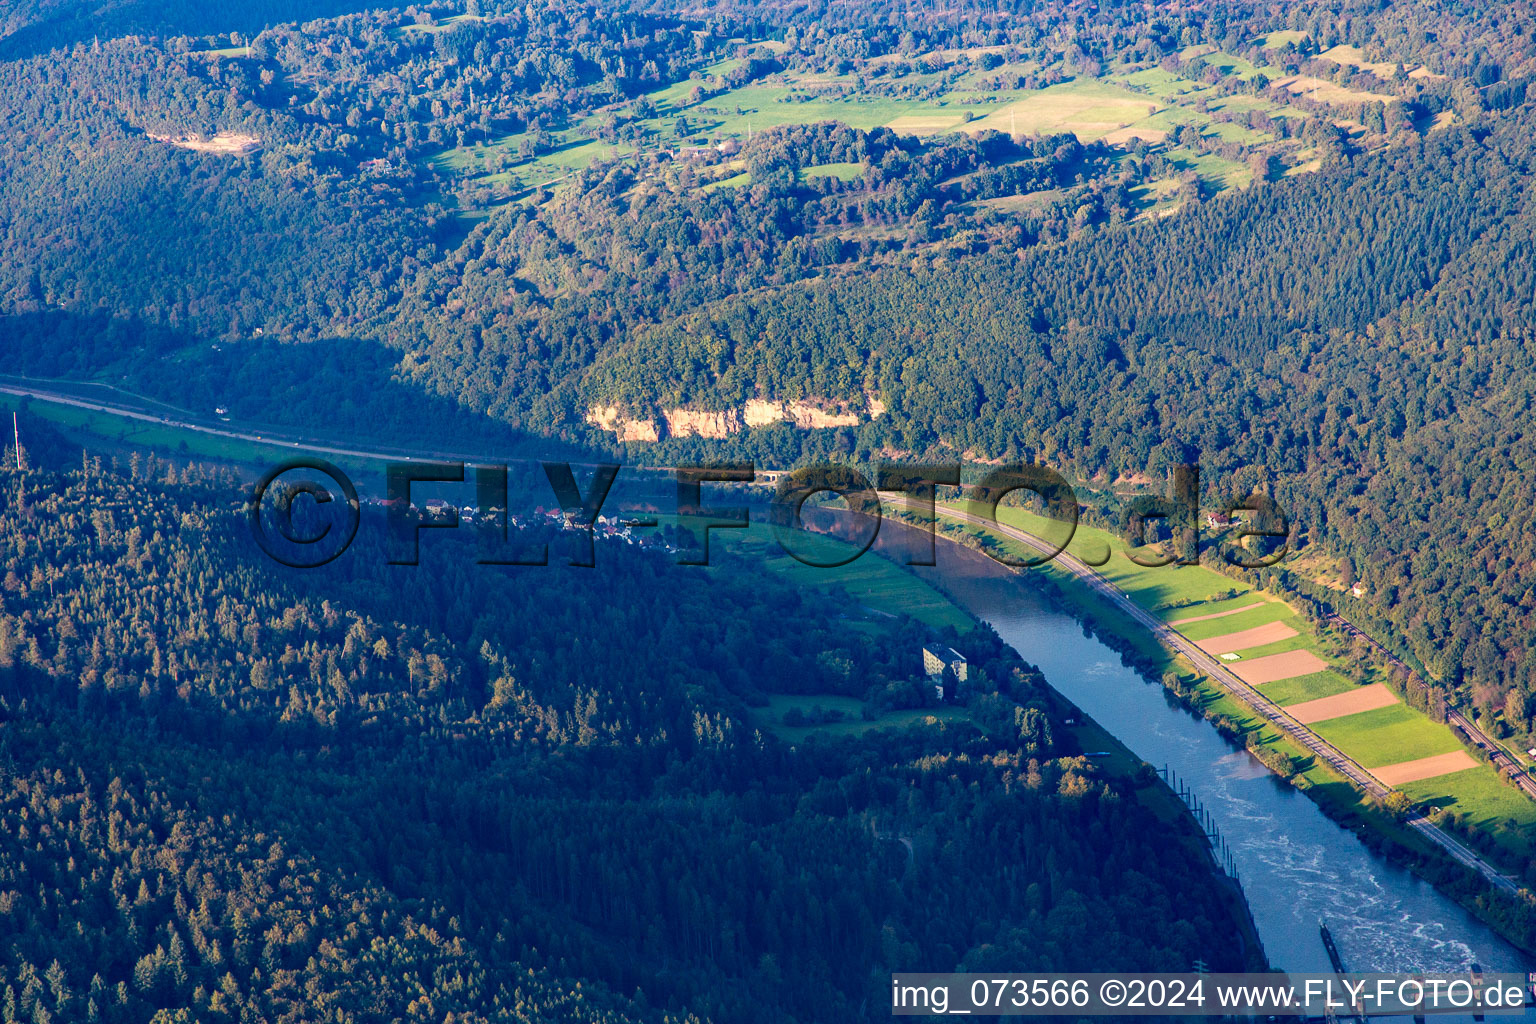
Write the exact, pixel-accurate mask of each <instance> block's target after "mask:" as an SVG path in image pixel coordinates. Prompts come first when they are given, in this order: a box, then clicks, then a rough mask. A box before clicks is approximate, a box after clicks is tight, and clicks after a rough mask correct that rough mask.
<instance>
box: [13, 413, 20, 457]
mask: <svg viewBox="0 0 1536 1024" xmlns="http://www.w3.org/2000/svg"><path fill="white" fill-rule="evenodd" d="M11 434H12V435H13V436H14V437H15V438H16V468H17V469H20V468H21V427H20V426H18V425H17V423H16V412H15V410H12V411H11Z"/></svg>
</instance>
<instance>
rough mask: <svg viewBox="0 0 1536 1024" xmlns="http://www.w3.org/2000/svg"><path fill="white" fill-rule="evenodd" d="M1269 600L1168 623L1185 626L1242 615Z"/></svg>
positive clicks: (1261, 606)
mask: <svg viewBox="0 0 1536 1024" xmlns="http://www.w3.org/2000/svg"><path fill="white" fill-rule="evenodd" d="M1268 603H1269V602H1267V601H1260V602H1259V603H1258V604H1245V605H1243V606H1242V607H1241V608H1228V609H1227V610H1226V611H1224V612H1211V614H1209V615H1191V616H1190V617H1189V618H1187V619H1174V620H1173V621H1172V622H1170V623H1168V625H1170V626H1183V625H1187V624H1188V623H1191V622H1207V621H1209V620H1211V619H1224V618H1226V617H1227V616H1228V615H1240V614H1242V613H1243V612H1251V611H1253V610H1254V609H1255V608H1263V607H1264V606H1265V605H1266V604H1268Z"/></svg>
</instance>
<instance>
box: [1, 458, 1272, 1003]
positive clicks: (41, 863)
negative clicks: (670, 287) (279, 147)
mask: <svg viewBox="0 0 1536 1024" xmlns="http://www.w3.org/2000/svg"><path fill="white" fill-rule="evenodd" d="M48 451H49V448H48V446H47V445H46V444H45V443H44V442H43V440H42V439H40V440H39V443H38V444H37V445H36V447H35V448H34V451H33V458H34V460H43V459H45V458H48V457H49V456H48ZM133 473H134V474H135V475H136V476H137V478H136V479H135V478H134V477H133V476H131V475H128V474H122V475H120V474H117V473H114V472H113V471H112V470H111V468H110V467H105V468H104V467H103V466H102V465H101V464H100V462H99V461H98V460H91V459H88V460H86V462H85V464H84V465H83V466H82V467H81V468H79V469H76V470H73V471H68V472H65V471H42V470H31V471H28V472H25V473H17V472H16V471H14V470H11V471H6V472H4V473H3V474H0V495H3V497H0V527H3V529H0V539H3V540H0V545H3V550H0V580H3V582H0V766H3V769H0V802H3V804H4V806H5V813H4V815H3V819H0V820H3V822H4V824H3V825H0V835H3V840H0V915H3V917H4V920H5V921H6V925H5V929H4V936H5V937H4V939H3V940H0V1017H3V1019H5V1020H58V1021H63V1020H107V1021H141V1020H148V1019H150V1018H151V1017H152V1016H154V1014H155V1013H156V1012H157V1010H159V1009H165V1010H168V1011H173V1012H175V1013H185V1014H187V1015H189V1016H188V1018H187V1019H192V1017H194V1016H195V1017H197V1018H199V1019H224V1018H225V1017H228V1018H230V1019H269V1020H277V1019H283V1020H296V1021H297V1020H315V1021H318V1020H333V1019H336V1015H337V1014H341V1015H342V1016H343V1017H370V1018H373V1017H379V1018H385V1019H414V1018H417V1017H420V1018H422V1019H432V1020H443V1019H454V1020H530V1021H531V1020H588V1021H591V1020H663V1019H676V1020H682V1019H720V1020H762V1021H781V1020H822V1019H825V1018H826V1016H827V1015H828V1014H829V1013H832V1014H835V1015H836V1016H837V1017H839V1018H847V1019H864V1018H866V1017H873V1016H876V1015H879V1014H883V1013H884V1012H886V1011H885V1010H884V1009H883V1005H884V1004H883V1001H882V1000H883V993H884V988H885V986H886V985H887V984H888V982H887V980H886V978H887V975H888V973H889V971H891V970H893V969H913V968H918V967H932V966H934V965H944V966H952V967H958V966H960V965H962V964H968V965H973V966H978V967H980V966H989V965H992V964H999V965H1001V964H1004V963H1017V962H1026V961H1027V962H1029V963H1038V964H1042V965H1048V966H1050V967H1055V968H1063V969H1065V968H1068V967H1073V966H1077V967H1083V966H1087V965H1090V964H1091V965H1094V966H1100V965H1108V966H1116V967H1124V968H1133V967H1141V968H1148V969H1151V968H1160V969H1182V968H1184V967H1186V966H1187V965H1188V964H1189V963H1191V962H1193V960H1195V959H1197V958H1204V959H1205V960H1206V961H1207V962H1209V963H1211V964H1213V965H1220V966H1228V967H1233V968H1234V969H1235V968H1237V967H1239V966H1241V963H1242V957H1241V954H1240V953H1238V952H1237V950H1238V945H1237V939H1236V938H1235V934H1236V932H1235V929H1236V927H1237V926H1236V924H1235V922H1234V920H1233V918H1232V911H1231V904H1230V903H1229V902H1227V898H1226V897H1225V896H1224V895H1222V890H1221V889H1220V888H1219V887H1213V886H1211V885H1210V876H1209V875H1208V874H1207V871H1208V868H1207V867H1206V861H1205V860H1204V859H1203V854H1201V853H1199V846H1198V845H1196V844H1197V843H1199V842H1200V840H1198V839H1197V838H1193V834H1192V833H1189V832H1182V831H1181V829H1182V826H1179V825H1177V824H1173V825H1170V824H1168V823H1165V822H1163V821H1161V820H1159V819H1158V818H1156V817H1155V816H1153V815H1152V813H1151V812H1150V811H1148V810H1147V809H1146V808H1145V807H1144V806H1143V805H1142V803H1141V802H1140V799H1139V798H1138V796H1137V792H1136V790H1135V789H1134V788H1133V786H1132V785H1131V783H1130V782H1129V780H1123V779H1122V780H1112V779H1110V778H1109V777H1107V776H1104V775H1103V774H1102V773H1101V772H1100V771H1099V770H1098V769H1096V768H1094V767H1093V766H1092V765H1090V763H1089V762H1088V761H1087V760H1086V759H1084V758H1081V757H1077V756H1074V755H1076V754H1077V753H1078V751H1076V750H1074V749H1073V748H1072V746H1071V741H1070V739H1066V738H1061V737H1057V736H1056V735H1055V731H1056V730H1057V729H1058V728H1059V718H1058V716H1059V713H1060V712H1059V709H1058V708H1057V706H1056V705H1055V704H1054V703H1053V700H1054V698H1052V697H1050V695H1049V693H1048V691H1046V690H1045V688H1044V686H1043V683H1042V681H1041V679H1040V677H1039V675H1038V674H1037V673H1036V672H1034V670H1032V669H1031V668H1029V667H1028V666H1026V665H1023V664H1022V663H1020V662H1018V661H1017V660H1016V659H1015V658H1014V657H1013V656H1012V655H1011V653H1009V652H1007V651H1006V649H1005V648H1003V647H1002V645H1001V644H1000V643H999V642H998V641H997V639H996V638H995V637H994V636H992V635H990V634H988V633H984V632H980V631H976V632H972V633H970V634H968V635H965V636H960V635H955V636H952V637H950V638H949V639H950V642H953V643H957V644H960V645H961V646H962V647H964V648H965V650H966V651H967V653H968V654H969V656H970V657H971V659H972V664H973V666H975V668H974V671H977V672H978V673H979V676H978V678H980V679H985V680H990V681H991V682H990V684H989V685H990V686H991V687H993V688H994V689H995V690H997V691H998V692H997V693H996V694H994V695H993V696H991V697H989V698H986V699H981V700H980V702H979V703H977V704H975V706H974V713H973V718H974V719H975V721H977V722H980V723H982V724H981V725H979V726H978V725H974V724H971V723H969V722H966V721H951V722H949V723H948V724H946V725H943V726H938V725H935V726H933V727H931V728H917V729H913V730H911V731H907V732H902V733H890V732H881V733H868V734H866V735H865V737H864V738H862V739H847V740H841V741H839V740H835V739H832V740H825V741H810V742H807V743H802V744H801V745H799V746H798V748H794V749H792V748H790V747H789V746H787V745H786V744H785V743H784V742H783V741H781V740H779V739H777V738H775V736H774V735H773V734H772V733H770V732H766V731H763V730H762V729H761V728H760V725H759V722H760V716H759V712H757V711H756V710H754V707H755V706H757V705H761V703H762V701H763V700H764V697H765V694H768V693H773V692H798V691H800V690H802V689H804V688H805V687H807V686H809V687H812V688H814V689H817V690H821V691H826V690H829V689H831V690H834V691H836V690H837V689H838V688H839V687H841V688H843V689H845V690H846V691H847V692H850V693H851V694H853V695H855V696H858V695H862V694H864V693H865V692H866V691H868V692H870V693H876V692H881V691H885V690H888V689H890V688H891V686H892V685H893V684H899V685H903V686H907V687H909V688H910V689H912V691H913V692H917V687H916V684H915V682H914V680H915V679H917V678H920V676H919V673H920V668H919V665H920V662H919V660H918V658H917V650H916V647H915V646H914V645H913V644H914V642H913V641H912V640H911V639H910V638H911V637H912V636H913V635H914V632H915V634H916V635H919V636H920V635H922V632H921V627H914V625H913V624H912V623H910V622H891V623H890V624H889V625H887V626H884V627H881V628H880V629H879V630H878V631H875V632H871V631H865V630H847V629H841V628H838V626H837V622H838V619H839V614H838V608H839V604H838V603H837V600H836V599H835V598H834V597H833V596H830V595H824V594H821V593H819V592H816V591H810V592H804V591H800V590H796V589H794V588H793V587H791V586H790V585H789V584H787V583H785V582H782V581H780V580H778V579H776V578H774V577H772V576H771V575H765V574H764V571H763V569H762V567H761V565H760V564H758V563H755V562H752V561H747V560H742V561H740V562H739V563H733V564H731V565H727V566H724V567H722V569H721V570H719V571H714V572H705V571H704V570H700V569H690V568H687V567H680V566H677V565H675V564H673V559H672V558H671V557H669V556H667V555H666V554H665V553H653V552H651V551H648V550H642V549H641V548H636V547H630V546H628V545H624V544H622V543H620V544H613V543H607V544H602V545H601V551H600V566H599V568H598V569H595V570H575V569H564V568H559V567H548V568H530V569H520V570H505V569H498V568H495V567H484V566H476V565H475V564H474V554H475V548H474V545H473V543H472V542H471V541H470V540H468V539H465V540H455V539H454V538H451V537H449V538H442V543H440V544H439V543H437V541H438V540H439V538H436V537H434V538H433V543H432V544H431V545H429V546H428V548H429V550H428V555H429V557H428V558H427V563H426V564H424V565H423V566H421V567H420V568H419V569H413V568H409V567H400V566H388V565H386V564H385V557H386V553H385V551H384V550H383V543H382V540H383V530H382V527H381V524H378V523H373V522H371V521H369V522H365V524H364V530H363V531H362V533H361V534H360V536H359V540H358V542H357V545H356V546H354V548H353V549H352V550H351V551H349V553H348V554H347V555H346V556H345V557H344V558H343V559H342V560H341V561H339V562H337V563H335V564H333V566H331V567H328V568H327V569H325V570H320V571H317V572H314V573H309V574H304V573H298V572H294V571H290V570H286V569H283V568H282V567H280V566H277V565H276V564H275V563H273V562H271V561H270V560H268V559H267V558H266V556H264V555H262V554H261V553H260V552H259V551H258V550H257V549H256V548H255V546H254V544H253V543H252V542H251V540H250V538H249V534H248V532H247V531H246V528H245V525H244V521H243V513H242V512H241V511H240V510H239V508H238V505H236V507H234V508H231V507H230V506H231V504H233V503H232V502H231V501H230V494H231V493H238V490H237V489H236V488H235V485H234V482H233V481H232V480H229V479H227V478H224V477H222V476H221V475H218V474H212V475H210V474H207V473H203V472H200V471H197V470H195V469H193V470H191V471H188V470H187V469H185V468H183V469H182V470H179V471H178V470H175V469H173V468H171V467H168V466H166V465H164V464H160V465H158V466H154V465H148V464H145V465H136V466H135V467H133ZM370 538H372V539H370ZM525 539H526V538H525ZM662 595H665V596H662ZM722 634H724V637H723V639H722ZM717 641H720V642H717ZM837 665H844V666H857V669H858V670H857V672H856V673H853V674H852V675H851V676H850V675H847V674H839V672H837V671H834V670H833V669H831V668H829V666H837ZM1181 835H1182V837H1183V838H1180V836H1181Z"/></svg>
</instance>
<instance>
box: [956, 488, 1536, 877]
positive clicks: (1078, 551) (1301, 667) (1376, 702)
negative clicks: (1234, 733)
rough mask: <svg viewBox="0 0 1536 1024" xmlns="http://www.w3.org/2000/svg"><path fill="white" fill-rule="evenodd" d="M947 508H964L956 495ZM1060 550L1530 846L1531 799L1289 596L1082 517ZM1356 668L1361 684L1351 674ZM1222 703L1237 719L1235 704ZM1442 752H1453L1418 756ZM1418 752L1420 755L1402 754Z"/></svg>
mask: <svg viewBox="0 0 1536 1024" xmlns="http://www.w3.org/2000/svg"><path fill="white" fill-rule="evenodd" d="M953 507H955V508H960V509H964V508H965V507H966V506H965V505H964V503H954V505H953ZM972 511H975V510H972ZM998 519H999V521H1000V522H1002V523H1004V524H1006V525H1009V526H1013V527H1015V528H1018V529H1022V530H1024V531H1026V532H1029V533H1032V534H1035V535H1036V536H1054V537H1059V536H1060V526H1059V524H1051V523H1049V521H1047V520H1045V519H1044V518H1043V517H1041V516H1038V515H1035V514H1034V513H1032V512H1029V511H1028V510H1026V509H1023V508H1018V507H1008V506H1003V507H1000V508H999V509H998ZM941 522H942V521H941ZM951 529H955V527H954V526H953V524H951ZM966 529H970V528H966ZM972 532H974V531H972ZM994 539H995V540H997V541H998V542H999V543H998V544H997V548H998V549H999V550H1001V551H1005V552H1007V553H1009V554H1013V555H1015V556H1018V555H1027V554H1033V552H1029V551H1025V550H1024V549H1023V548H1021V547H1019V546H1017V545H1014V544H1012V543H1010V542H1009V541H1008V540H1007V539H1006V538H1001V537H996V536H995V535H994ZM1066 550H1067V552H1068V553H1070V554H1074V555H1077V556H1078V557H1079V558H1082V559H1083V560H1085V561H1087V562H1088V563H1089V564H1094V565H1097V566H1098V571H1099V572H1100V574H1102V575H1103V576H1104V578H1106V579H1107V580H1109V581H1110V582H1111V583H1113V584H1114V585H1115V586H1116V587H1117V588H1118V589H1119V590H1121V591H1122V592H1123V593H1125V594H1126V596H1128V597H1129V598H1130V599H1131V600H1132V601H1134V602H1135V603H1137V604H1138V605H1140V606H1141V607H1143V608H1145V609H1146V610H1148V611H1150V612H1152V613H1153V614H1155V615H1157V616H1158V617H1159V618H1161V619H1162V620H1163V621H1164V622H1166V623H1168V624H1169V625H1171V626H1173V627H1174V628H1176V629H1178V630H1179V631H1180V632H1181V633H1183V634H1184V635H1185V636H1186V637H1188V638H1189V639H1191V640H1194V641H1196V642H1197V643H1199V645H1200V646H1201V647H1202V648H1203V649H1204V650H1206V651H1207V652H1210V653H1213V654H1217V655H1218V656H1220V657H1222V659H1223V661H1225V662H1226V663H1227V664H1228V666H1229V667H1230V668H1231V670H1232V671H1233V672H1235V673H1237V674H1238V675H1239V676H1240V677H1242V678H1245V679H1249V674H1250V673H1252V672H1254V670H1255V669H1257V670H1258V672H1257V675H1258V676H1259V679H1262V680H1263V681H1259V679H1249V681H1250V682H1254V683H1255V685H1257V686H1258V689H1259V691H1260V692H1261V693H1263V694H1264V695H1265V696H1266V697H1267V698H1269V699H1270V700H1272V701H1274V702H1275V703H1277V704H1279V705H1281V706H1282V707H1286V708H1290V709H1295V712H1294V713H1295V714H1296V715H1297V717H1298V719H1299V720H1302V721H1305V722H1306V723H1307V724H1308V726H1309V727H1310V728H1312V729H1313V730H1315V731H1316V732H1317V733H1318V735H1320V736H1323V737H1324V738H1326V739H1327V740H1328V741H1329V742H1331V743H1333V744H1334V745H1335V746H1337V747H1338V748H1339V749H1340V750H1342V751H1343V752H1344V753H1345V754H1347V755H1349V756H1350V757H1351V758H1354V759H1355V760H1356V761H1357V762H1358V763H1359V764H1361V765H1362V766H1364V767H1366V768H1367V769H1378V768H1388V767H1389V766H1403V769H1404V770H1403V772H1402V773H1403V774H1405V775H1407V776H1408V777H1409V778H1413V777H1414V776H1415V775H1416V774H1417V773H1418V772H1430V773H1434V774H1433V775H1431V776H1430V777H1426V778H1414V780H1413V781H1408V782H1404V783H1403V784H1402V785H1401V787H1400V788H1401V789H1402V790H1403V791H1404V792H1406V793H1407V794H1408V795H1409V796H1410V797H1413V798H1414V799H1416V800H1421V801H1426V802H1428V803H1431V804H1434V805H1436V806H1448V807H1452V808H1453V809H1455V810H1456V812H1457V813H1458V814H1463V815H1466V816H1467V818H1468V819H1469V820H1472V821H1477V822H1482V823H1484V825H1485V827H1490V828H1492V827H1493V826H1495V825H1496V826H1497V829H1496V831H1499V832H1500V833H1501V834H1502V835H1503V841H1506V842H1512V843H1515V846H1512V847H1511V848H1512V849H1513V848H1516V847H1519V848H1521V849H1525V850H1527V851H1528V850H1529V844H1530V843H1531V842H1532V841H1533V840H1536V803H1532V802H1531V801H1530V800H1529V799H1527V798H1526V797H1525V796H1524V795H1523V794H1521V793H1520V792H1519V791H1518V790H1516V789H1515V788H1513V787H1512V786H1509V785H1507V784H1505V783H1503V782H1502V781H1501V780H1499V779H1498V776H1497V773H1496V772H1494V770H1493V769H1492V768H1490V767H1487V766H1486V765H1480V764H1478V762H1476V761H1474V760H1472V758H1471V756H1470V755H1469V754H1467V753H1466V752H1465V750H1464V748H1463V747H1462V745H1461V743H1460V742H1459V741H1458V740H1457V738H1456V735H1455V734H1454V733H1453V732H1452V731H1451V729H1450V728H1449V727H1448V726H1446V725H1443V724H1441V723H1438V722H1435V721H1432V720H1431V719H1430V718H1429V717H1428V716H1426V715H1425V714H1423V713H1422V712H1419V711H1416V710H1414V709H1413V708H1410V707H1409V706H1407V705H1406V704H1404V703H1402V702H1401V701H1400V699H1399V698H1398V697H1397V696H1396V694H1395V693H1393V692H1391V691H1390V690H1388V689H1387V687H1385V686H1384V685H1382V684H1383V682H1384V681H1385V678H1386V677H1385V673H1384V671H1383V670H1382V669H1381V668H1380V667H1379V666H1361V665H1359V664H1351V663H1350V661H1349V659H1348V658H1347V656H1346V655H1345V654H1344V653H1343V652H1344V651H1345V650H1346V648H1345V647H1344V646H1343V645H1342V644H1340V643H1338V642H1336V641H1333V640H1330V639H1329V638H1328V637H1327V636H1326V635H1322V634H1320V633H1319V632H1318V630H1317V628H1316V627H1315V626H1314V625H1313V624H1312V623H1311V622H1309V621H1308V620H1307V619H1306V618H1305V617H1304V616H1302V615H1301V614H1300V613H1298V612H1297V611H1296V610H1295V609H1294V608H1292V607H1291V606H1290V605H1289V604H1286V603H1285V602H1283V601H1281V600H1279V599H1278V598H1276V597H1274V596H1272V595H1270V594H1266V593H1264V592H1262V591H1258V590H1255V589H1253V587H1251V586H1250V585H1248V584H1246V583H1244V582H1242V581H1240V580H1235V579H1233V578H1231V577H1228V576H1225V575H1222V574H1221V573H1218V572H1216V571H1215V570H1213V569H1210V568H1207V567H1206V566H1205V565H1198V566H1166V567H1161V568H1149V567H1145V566H1141V565H1138V564H1136V563H1134V562H1132V561H1131V560H1130V559H1129V558H1127V557H1126V556H1125V554H1124V551H1123V547H1122V544H1121V541H1120V539H1119V538H1118V537H1115V536H1113V535H1111V534H1110V533H1109V532H1107V531H1104V530H1100V529H1097V528H1095V527H1091V526H1086V525H1082V524H1080V525H1079V526H1078V528H1077V530H1076V532H1075V533H1074V535H1073V539H1072V541H1071V543H1070V544H1069V545H1068V547H1067V549H1066ZM1206 557H1207V558H1209V557H1211V555H1210V554H1209V553H1208V554H1207V555H1206ZM1025 571H1041V570H1038V569H1035V570H1025ZM1047 571H1049V570H1047ZM1286 633H1290V634H1291V635H1284V634H1286ZM1218 648H1220V650H1219V651H1218V650H1217V649H1218ZM1335 651H1337V652H1340V653H1338V654H1335V653H1333V652H1335ZM1260 659H1263V660H1260ZM1173 665H1174V662H1173V660H1172V659H1171V658H1170V666H1173ZM1362 672H1363V674H1364V682H1365V683H1368V684H1370V685H1362V684H1361V683H1359V682H1356V681H1354V679H1352V678H1351V677H1352V676H1358V675H1360V674H1361V673H1362ZM1212 696H1213V697H1214V699H1216V700H1219V701H1221V702H1222V703H1223V704H1231V705H1233V708H1234V712H1236V709H1237V708H1238V707H1240V705H1238V703H1237V702H1236V701H1235V699H1234V698H1232V697H1231V696H1230V695H1228V694H1226V693H1225V692H1224V691H1221V692H1220V694H1219V696H1218V695H1216V693H1214V692H1213V695H1212ZM1224 713H1228V714H1230V715H1231V716H1232V717H1237V718H1241V717H1243V715H1242V713H1241V712H1236V713H1233V712H1224ZM1450 754H1460V755H1461V756H1459V757H1444V758H1441V759H1437V760H1427V759H1431V758H1437V757H1438V756H1439V755H1450ZM1419 761H1423V762H1424V764H1422V765H1410V764H1409V763H1410V762H1419ZM1474 766H1475V767H1474ZM1385 774H1386V775H1387V777H1388V778H1390V777H1391V775H1392V773H1391V772H1387V773H1385ZM1514 837H1518V841H1517V840H1516V839H1515V838H1514Z"/></svg>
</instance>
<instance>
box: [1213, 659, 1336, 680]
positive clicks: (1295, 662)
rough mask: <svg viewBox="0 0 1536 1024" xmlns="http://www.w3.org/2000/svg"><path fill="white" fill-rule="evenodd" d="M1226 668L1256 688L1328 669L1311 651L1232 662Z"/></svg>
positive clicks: (1326, 664) (1325, 663) (1324, 662)
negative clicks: (1278, 680)
mask: <svg viewBox="0 0 1536 1024" xmlns="http://www.w3.org/2000/svg"><path fill="white" fill-rule="evenodd" d="M1228 667H1229V668H1230V669H1231V670H1232V671H1233V672H1235V673H1237V677H1238V678H1239V679H1241V680H1242V681H1243V682H1245V683H1248V684H1249V685H1251V686H1257V685H1259V684H1260V683H1272V682H1274V681H1275V680H1277V679H1290V678H1291V677H1292V676H1308V675H1311V674H1312V673H1313V672H1321V671H1323V670H1324V669H1326V668H1327V667H1328V663H1327V662H1326V661H1324V660H1323V659H1322V658H1319V657H1318V656H1317V655H1315V654H1313V653H1312V652H1311V651H1286V652H1285V653H1284V654H1271V655H1268V656H1267V657H1263V658H1254V659H1252V660H1251V661H1238V662H1234V663H1232V664H1231V665H1230V666H1228Z"/></svg>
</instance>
